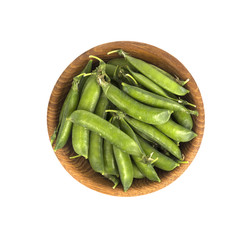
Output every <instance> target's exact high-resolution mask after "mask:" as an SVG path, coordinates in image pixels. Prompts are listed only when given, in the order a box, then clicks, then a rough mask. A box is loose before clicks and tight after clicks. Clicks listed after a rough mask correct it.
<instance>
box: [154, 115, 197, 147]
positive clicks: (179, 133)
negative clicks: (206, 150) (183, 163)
mask: <svg viewBox="0 0 251 240" xmlns="http://www.w3.org/2000/svg"><path fill="white" fill-rule="evenodd" d="M154 126H155V127H156V128H157V129H159V130H160V131H161V132H162V133H164V134H165V135H167V136H168V137H170V138H171V139H173V140H175V141H177V142H188V141H190V140H192V139H193V138H195V137H196V136H197V134H196V133H194V132H193V131H191V130H189V129H187V128H185V127H183V126H181V125H179V124H177V123H176V122H174V121H173V120H172V119H169V121H167V122H166V123H164V124H161V125H154Z"/></svg>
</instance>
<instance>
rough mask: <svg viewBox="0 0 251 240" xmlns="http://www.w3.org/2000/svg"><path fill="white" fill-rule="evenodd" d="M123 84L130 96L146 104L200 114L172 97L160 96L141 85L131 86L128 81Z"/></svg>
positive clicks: (124, 89)
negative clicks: (142, 87)
mask: <svg viewBox="0 0 251 240" xmlns="http://www.w3.org/2000/svg"><path fill="white" fill-rule="evenodd" d="M122 86H123V91H124V92H125V93H127V94H128V95H129V96H131V97H132V98H134V99H135V100H138V101H140V102H142V103H144V104H147V105H150V106H153V107H158V108H164V109H169V110H171V111H174V112H176V111H177V112H185V113H189V114H194V115H198V111H194V110H190V109H187V108H185V107H184V106H183V105H181V104H179V103H177V102H175V101H173V100H171V99H168V98H165V97H162V96H159V95H157V94H155V93H152V92H149V91H146V90H144V89H141V88H139V87H135V86H130V85H128V84H126V83H122Z"/></svg>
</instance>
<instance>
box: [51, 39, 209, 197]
mask: <svg viewBox="0 0 251 240" xmlns="http://www.w3.org/2000/svg"><path fill="white" fill-rule="evenodd" d="M120 48H121V49H123V50H125V51H126V52H128V53H129V54H130V55H131V56H134V57H137V58H140V59H142V60H144V61H147V62H149V63H152V64H154V65H156V66H158V67H160V68H162V69H164V70H166V71H168V72H169V73H171V74H173V75H176V76H178V77H179V78H180V79H187V78H189V79H190V81H189V82H188V83H187V85H186V88H187V89H188V90H190V93H189V94H187V95H186V97H185V98H186V99H187V100H188V101H190V102H192V103H194V104H195V105H196V106H197V110H198V112H199V116H198V117H193V120H194V127H193V131H195V132H196V133H197V134H198V136H197V137H196V138H195V139H193V140H192V141H190V142H188V143H181V144H180V148H181V151H182V153H184V154H185V157H186V160H187V161H188V162H189V163H188V164H182V165H181V166H180V167H178V168H176V169H174V170H173V171H171V172H165V171H162V170H159V169H156V170H157V173H158V175H159V177H160V179H161V182H160V183H158V182H152V181H149V180H147V179H135V180H134V181H133V184H132V186H131V188H130V189H129V190H128V191H127V192H124V191H123V189H122V186H121V184H119V185H118V186H117V187H116V189H112V186H113V184H112V183H111V182H110V181H109V180H107V179H106V178H104V177H103V176H101V175H100V174H98V173H96V172H94V171H93V170H92V168H91V166H90V164H89V162H88V160H86V159H84V158H83V157H80V158H75V159H70V158H69V157H70V156H74V155H75V153H74V151H73V148H72V146H71V139H69V141H68V143H67V145H66V146H65V147H64V148H63V149H60V150H58V151H57V152H56V153H55V154H56V156H57V158H58V159H59V161H60V163H61V164H62V165H63V167H64V168H65V169H66V171H67V172H68V173H69V174H71V176H72V177H74V178H75V179H76V180H77V181H79V182H80V183H82V184H83V185H85V186H87V187H89V188H91V189H93V190H96V191H98V192H101V193H105V194H109V195H113V196H138V195H143V194H148V193H151V192H155V191H157V190H159V189H162V188H164V187H166V186H167V185H169V184H170V183H172V182H173V181H175V180H176V179H177V178H178V177H179V176H180V175H181V174H182V173H183V172H184V171H185V170H186V169H187V168H188V167H189V165H190V164H191V163H192V161H193V159H194V157H195V156H196V153H197V151H198V149H199V147H200V144H201V141H202V137H203V132H204V123H205V118H204V107H203V101H202V97H201V94H200V91H199V88H198V86H197V84H196V82H195V81H194V79H193V77H192V75H191V74H190V73H189V72H188V70H187V69H186V68H185V67H184V66H183V64H182V63H180V62H179V61H178V60H177V59H176V58H175V57H173V56H172V55H170V54H169V53H167V52H165V51H163V50H161V49H159V48H157V47H154V46H151V45H149V44H145V43H139V42H128V41H120V42H111V43H106V44H102V45H99V46H97V47H94V48H92V49H90V50H88V51H87V52H85V53H83V54H81V55H80V56H79V57H77V58H76V59H75V60H74V61H73V62H72V63H71V64H70V65H69V66H68V67H67V68H66V69H65V71H64V72H63V73H62V74H61V76H60V77H59V79H58V80H57V82H56V84H55V86H54V88H53V91H52V93H51V97H50V100H49V104H48V111H47V127H48V134H49V137H50V136H51V135H52V133H53V131H54V129H55V128H56V126H57V124H58V117H59V113H60V109H61V106H62V104H63V102H64V99H65V97H66V95H67V93H68V91H69V89H70V87H71V83H72V79H73V77H74V76H76V75H78V74H79V73H80V72H81V70H82V69H83V68H84V66H85V65H86V64H87V62H88V61H89V55H95V56H97V57H99V58H101V59H103V60H105V61H107V60H110V59H112V58H116V57H118V55H117V54H112V55H107V52H109V51H111V50H114V49H120ZM94 62H95V61H94Z"/></svg>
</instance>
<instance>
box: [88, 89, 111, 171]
mask: <svg viewBox="0 0 251 240" xmlns="http://www.w3.org/2000/svg"><path fill="white" fill-rule="evenodd" d="M108 105H109V102H108V99H107V98H106V96H105V94H104V93H102V94H101V96H100V98H99V100H98V103H97V106H96V109H95V112H94V113H95V114H96V115H97V116H99V117H101V118H105V117H106V109H107V107H108ZM89 163H90V165H91V167H92V169H93V170H94V171H95V172H99V173H101V174H102V175H104V173H105V165H104V154H103V138H102V137H101V136H100V135H99V134H97V133H95V132H90V143H89Z"/></svg>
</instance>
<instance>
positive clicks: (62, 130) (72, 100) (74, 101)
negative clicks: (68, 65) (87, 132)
mask: <svg viewBox="0 0 251 240" xmlns="http://www.w3.org/2000/svg"><path fill="white" fill-rule="evenodd" d="M78 83H79V82H78V81H73V82H72V87H71V89H70V91H69V93H68V95H67V97H66V101H65V104H63V111H62V112H61V113H60V117H59V121H61V122H60V126H59V130H58V135H57V137H56V145H55V148H54V151H57V150H58V149H60V148H63V147H64V146H65V144H66V143H67V141H68V139H69V137H70V135H71V129H72V122H71V121H69V120H67V118H68V117H69V116H70V115H71V113H72V112H73V111H74V110H76V108H77V105H78V100H79V92H78ZM54 139H55V138H54ZM53 141H54V140H53Z"/></svg>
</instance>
